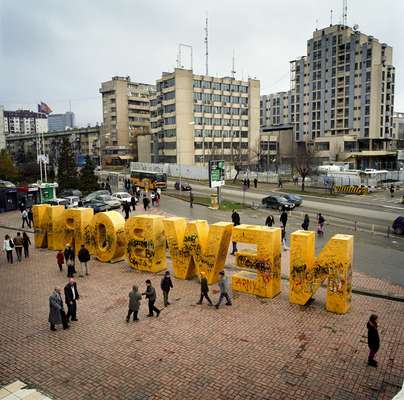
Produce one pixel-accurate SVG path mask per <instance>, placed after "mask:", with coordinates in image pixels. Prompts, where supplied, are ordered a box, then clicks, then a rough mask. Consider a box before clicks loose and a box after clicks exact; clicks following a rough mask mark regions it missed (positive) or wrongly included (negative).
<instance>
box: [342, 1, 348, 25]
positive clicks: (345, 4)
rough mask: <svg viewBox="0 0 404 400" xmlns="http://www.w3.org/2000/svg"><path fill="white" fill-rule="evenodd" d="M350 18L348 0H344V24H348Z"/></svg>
mask: <svg viewBox="0 0 404 400" xmlns="http://www.w3.org/2000/svg"><path fill="white" fill-rule="evenodd" d="M347 19H348V0H342V25H345V26H346V25H347Z"/></svg>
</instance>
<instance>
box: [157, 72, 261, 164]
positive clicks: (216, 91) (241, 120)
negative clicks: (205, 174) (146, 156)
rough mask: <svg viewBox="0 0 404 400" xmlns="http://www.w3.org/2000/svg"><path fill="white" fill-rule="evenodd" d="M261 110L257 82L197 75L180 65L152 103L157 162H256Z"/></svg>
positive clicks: (166, 76)
mask: <svg viewBox="0 0 404 400" xmlns="http://www.w3.org/2000/svg"><path fill="white" fill-rule="evenodd" d="M259 113H260V82H259V81H258V80H255V79H249V80H248V81H240V80H236V79H234V78H231V77H224V78H216V77H213V76H206V75H196V74H193V72H192V70H185V69H180V68H176V69H175V70H174V72H172V73H163V75H162V77H161V79H159V80H158V81H157V85H156V97H155V99H153V100H152V103H151V130H152V134H153V147H152V161H153V162H159V163H162V162H163V163H179V164H185V165H193V164H205V163H207V162H208V161H209V160H212V159H224V160H225V161H227V162H248V161H250V162H254V157H255V158H256V154H257V151H258V146H259V123H260V116H259Z"/></svg>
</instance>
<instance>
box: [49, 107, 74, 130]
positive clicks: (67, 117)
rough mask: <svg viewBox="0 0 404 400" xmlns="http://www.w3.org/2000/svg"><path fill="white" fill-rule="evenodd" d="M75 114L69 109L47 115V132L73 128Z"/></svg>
mask: <svg viewBox="0 0 404 400" xmlns="http://www.w3.org/2000/svg"><path fill="white" fill-rule="evenodd" d="M74 121H75V116H74V113H73V112H71V111H67V112H65V113H64V114H50V115H49V116H48V130H49V132H55V131H64V130H66V129H72V128H74Z"/></svg>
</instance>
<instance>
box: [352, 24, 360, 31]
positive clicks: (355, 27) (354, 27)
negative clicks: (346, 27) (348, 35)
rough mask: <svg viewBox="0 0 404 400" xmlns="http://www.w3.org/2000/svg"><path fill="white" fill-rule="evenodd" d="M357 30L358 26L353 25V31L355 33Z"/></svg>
mask: <svg viewBox="0 0 404 400" xmlns="http://www.w3.org/2000/svg"><path fill="white" fill-rule="evenodd" d="M358 29H359V25H358V24H355V25H354V26H353V30H354V31H355V32H356V31H357V30H358Z"/></svg>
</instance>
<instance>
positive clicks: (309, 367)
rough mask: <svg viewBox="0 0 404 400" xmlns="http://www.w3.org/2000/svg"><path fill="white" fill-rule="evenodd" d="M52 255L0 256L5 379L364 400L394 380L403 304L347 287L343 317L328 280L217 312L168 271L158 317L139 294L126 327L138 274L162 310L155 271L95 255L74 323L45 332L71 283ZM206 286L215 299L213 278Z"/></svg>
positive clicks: (191, 395) (403, 361)
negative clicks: (309, 299) (371, 320)
mask: <svg viewBox="0 0 404 400" xmlns="http://www.w3.org/2000/svg"><path fill="white" fill-rule="evenodd" d="M14 217H15V218H17V217H18V214H17V213H15V214H14ZM14 217H13V218H14ZM5 218H6V217H3V215H1V216H0V225H1V224H3V225H4V224H5V223H6V222H9V221H5ZM7 218H12V216H11V214H10V215H9V216H8V217H7ZM6 232H10V233H12V234H13V235H14V232H13V231H8V230H6V229H0V235H1V236H2V237H4V235H5V233H6ZM55 255H56V253H55V252H53V251H49V250H45V249H32V255H31V258H30V259H29V260H23V262H21V263H18V264H13V265H8V264H6V263H5V257H4V256H2V257H1V261H0V282H1V291H0V310H1V312H0V384H1V385H5V384H8V383H11V382H13V381H16V380H17V379H19V380H21V381H23V382H25V383H28V384H31V385H34V387H37V388H39V390H41V391H42V392H44V393H45V394H47V395H48V396H49V397H52V398H56V399H232V400H236V399H322V400H325V399H336V400H338V399H340V400H342V399H343V400H348V399H355V400H356V399H363V400H365V399H366V400H368V399H391V398H392V397H393V396H394V394H395V393H397V392H398V391H399V389H400V388H401V385H402V379H403V376H404V333H403V322H404V303H400V302H393V301H387V300H383V299H377V298H372V297H366V296H359V295H353V300H352V311H351V312H350V313H349V314H347V315H343V316H339V315H335V314H331V313H328V312H326V311H325V309H324V304H325V290H324V289H320V291H319V292H318V293H317V294H316V296H315V299H316V301H315V302H314V303H312V304H311V305H310V306H308V307H301V306H297V305H292V304H290V303H289V301H288V285H287V282H286V281H283V283H282V285H283V292H282V293H281V295H280V296H278V297H276V298H275V299H272V300H269V299H260V298H256V297H253V296H249V295H244V294H235V295H234V302H233V306H232V307H224V306H223V307H221V308H220V309H219V310H215V309H214V308H211V307H208V306H207V305H206V304H205V305H202V306H197V305H196V304H195V302H196V301H197V300H198V296H199V285H198V282H197V281H181V280H177V279H173V283H174V290H173V292H172V294H171V300H172V304H171V305H170V306H169V307H168V308H166V309H164V310H163V311H162V312H161V315H160V317H159V318H153V319H151V318H146V314H147V305H146V302H145V301H144V300H143V302H142V307H141V311H140V319H141V320H140V321H139V322H138V323H134V322H130V323H129V324H127V323H126V322H125V316H126V312H127V297H128V292H129V290H130V288H131V286H132V285H133V284H135V283H136V284H138V285H139V286H140V287H141V289H144V286H145V285H144V281H145V280H146V279H147V278H149V279H151V280H152V282H153V284H154V286H155V287H156V288H157V292H158V301H157V306H158V307H159V308H160V307H162V300H163V299H162V295H161V291H160V289H159V286H160V285H159V283H160V279H161V276H162V274H159V275H152V274H147V273H141V272H137V271H133V270H131V269H130V268H128V267H127V266H126V264H125V263H124V262H120V263H117V264H102V263H99V262H97V261H91V264H90V268H91V270H90V276H88V277H86V278H77V285H78V289H79V291H80V301H79V302H78V319H79V321H77V322H73V323H72V324H71V328H70V329H69V330H66V331H63V330H61V329H60V327H59V328H58V331H57V332H51V331H50V330H49V325H48V324H47V318H48V296H49V294H50V293H51V291H52V289H53V288H54V286H55V285H60V286H64V285H65V283H66V282H67V278H66V271H64V272H63V273H61V272H60V271H59V269H58V268H57V266H56V262H55ZM231 261H232V257H231V256H229V257H228V260H227V272H228V273H229V274H230V273H231ZM284 268H285V267H284ZM355 279H357V280H358V281H360V285H361V286H365V285H367V284H369V285H368V286H369V287H380V286H383V287H384V288H387V289H390V290H391V291H392V292H397V291H399V292H401V294H402V293H403V291H402V288H401V287H399V286H393V285H389V284H387V283H385V282H383V281H378V280H376V279H373V278H367V277H366V276H364V275H360V276H359V275H357V274H356V275H355V274H354V282H353V284H354V286H355V282H356V281H355ZM210 294H211V297H212V298H215V299H217V297H218V294H217V292H216V286H213V287H212V288H211V292H210ZM370 313H376V314H378V315H379V324H380V329H379V330H380V334H381V349H380V351H379V353H378V354H377V357H376V359H377V360H378V361H379V368H377V369H374V368H372V367H369V366H367V354H368V348H367V343H366V321H367V318H368V317H369V314H370Z"/></svg>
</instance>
